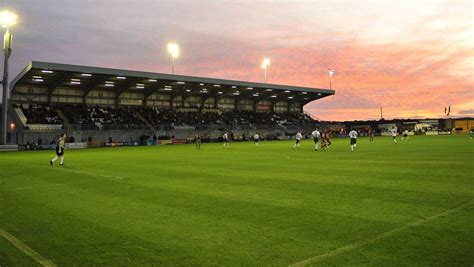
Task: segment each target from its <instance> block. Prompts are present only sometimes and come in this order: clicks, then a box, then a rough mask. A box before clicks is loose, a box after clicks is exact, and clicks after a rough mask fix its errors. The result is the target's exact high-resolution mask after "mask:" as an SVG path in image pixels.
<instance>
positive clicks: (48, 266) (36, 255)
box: [0, 228, 56, 267]
mask: <svg viewBox="0 0 474 267" xmlns="http://www.w3.org/2000/svg"><path fill="white" fill-rule="evenodd" d="M0 236H1V237H3V238H5V239H6V240H7V241H8V242H10V244H12V245H13V246H15V247H16V248H17V249H18V250H20V251H21V252H23V253H25V254H26V255H28V256H30V257H31V258H33V259H34V260H35V261H37V262H38V263H39V264H41V265H42V266H45V267H55V266H56V264H54V262H52V261H50V260H48V259H46V258H45V257H43V256H41V255H40V254H39V253H38V252H36V251H34V250H33V249H32V248H30V247H29V246H27V245H26V244H25V243H23V242H21V241H20V240H18V239H17V238H16V237H14V236H13V235H12V234H10V233H9V232H7V231H5V230H3V229H2V228H0Z"/></svg>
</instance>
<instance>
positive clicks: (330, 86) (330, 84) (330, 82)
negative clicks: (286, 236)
mask: <svg viewBox="0 0 474 267" xmlns="http://www.w3.org/2000/svg"><path fill="white" fill-rule="evenodd" d="M329 89H330V90H332V79H331V74H329Z"/></svg>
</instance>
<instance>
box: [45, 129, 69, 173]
mask: <svg viewBox="0 0 474 267" xmlns="http://www.w3.org/2000/svg"><path fill="white" fill-rule="evenodd" d="M65 143H66V134H65V133H63V134H61V136H60V137H59V139H58V143H57V145H56V156H55V157H54V158H53V159H51V160H50V161H49V164H50V165H51V166H53V163H54V162H55V161H56V160H57V159H58V158H59V159H60V160H59V165H64V146H65Z"/></svg>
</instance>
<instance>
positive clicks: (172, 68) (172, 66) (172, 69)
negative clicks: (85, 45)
mask: <svg viewBox="0 0 474 267" xmlns="http://www.w3.org/2000/svg"><path fill="white" fill-rule="evenodd" d="M171 58H172V61H173V64H172V65H171V74H174V56H171Z"/></svg>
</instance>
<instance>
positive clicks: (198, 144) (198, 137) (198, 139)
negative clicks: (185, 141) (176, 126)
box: [194, 132, 202, 150]
mask: <svg viewBox="0 0 474 267" xmlns="http://www.w3.org/2000/svg"><path fill="white" fill-rule="evenodd" d="M194 141H195V142H196V150H197V149H201V141H202V137H201V133H200V132H197V133H196V135H195V136H194Z"/></svg>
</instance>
